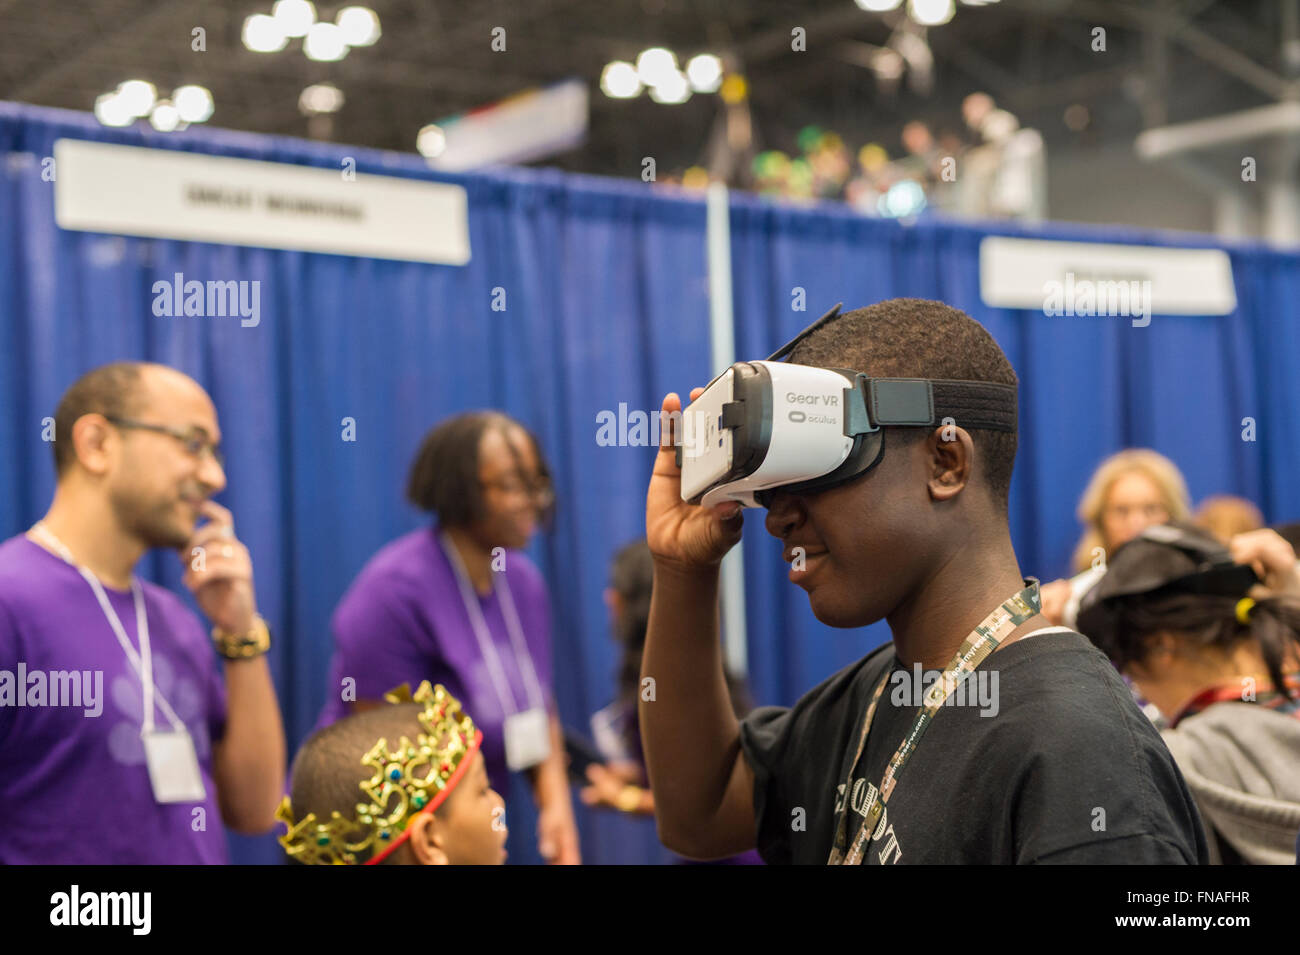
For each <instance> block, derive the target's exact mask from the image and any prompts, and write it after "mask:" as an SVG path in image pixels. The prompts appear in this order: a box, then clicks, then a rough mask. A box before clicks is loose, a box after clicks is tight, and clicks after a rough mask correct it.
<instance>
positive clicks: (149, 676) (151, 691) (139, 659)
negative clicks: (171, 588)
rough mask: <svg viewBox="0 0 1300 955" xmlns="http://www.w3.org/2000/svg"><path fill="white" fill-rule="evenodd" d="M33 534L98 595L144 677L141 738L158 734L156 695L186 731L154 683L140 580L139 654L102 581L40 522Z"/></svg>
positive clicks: (134, 589) (135, 591) (136, 597)
mask: <svg viewBox="0 0 1300 955" xmlns="http://www.w3.org/2000/svg"><path fill="white" fill-rule="evenodd" d="M31 532H32V533H33V534H35V535H36V536H37V537H40V538H41V539H42V540H44V541H45V542H46V543H47V544H49V545H50V546H51V547H52V548H53V549H54V551H55V552H56V553H57V554H58V555H59V556H60V557H62V558H63V560H64V561H65V562H66V563H68V564H70V565H71V566H72V567H73V569H74V570H76V571H77V572H78V573H79V574H81V576H82V577H83V578H85V580H86V583H88V584H89V585H90V589H91V590H93V591H94V593H95V599H96V600H98V601H99V608H100V610H102V611H103V612H104V617H105V619H107V620H108V625H109V627H111V628H112V630H113V635H114V636H115V637H117V642H118V644H119V645H120V646H121V647H122V652H123V653H125V654H126V659H127V662H129V663H130V664H131V668H132V669H133V670H135V672H136V674H137V675H138V676H139V677H140V688H141V692H142V693H143V697H144V699H143V707H144V720H143V723H142V725H141V727H140V735H141V736H146V735H148V734H150V733H152V732H153V731H154V718H153V704H154V696H155V695H157V697H158V706H159V707H160V708H161V709H162V711H163V713H164V714H165V715H166V717H167V719H168V721H170V723H171V724H172V728H173V729H177V730H180V729H184V724H183V723H182V722H181V720H180V718H179V717H178V716H177V715H176V711H175V710H173V709H172V708H171V705H170V704H169V703H168V702H167V700H166V699H165V698H164V697H163V695H162V693H160V692H158V690H157V688H156V687H155V686H154V683H153V653H152V651H151V650H150V647H149V617H148V614H147V613H146V612H145V608H144V593H143V592H142V591H141V590H140V583H139V581H138V580H136V578H135V575H134V574H132V575H131V597H132V600H133V602H134V603H135V632H136V638H137V639H138V640H139V641H140V652H139V653H138V654H137V653H136V650H135V647H133V646H131V641H130V639H129V638H128V637H127V635H126V628H124V627H123V626H122V620H121V618H119V617H118V615H117V611H116V610H114V609H113V605H112V604H111V603H109V600H108V595H107V594H106V593H104V587H103V585H102V584H101V583H100V582H99V578H98V577H96V576H95V575H94V574H92V573H91V572H90V571H89V570H87V569H86V568H85V567H82V566H81V565H80V564H78V563H77V561H76V559H75V558H74V557H73V556H72V551H70V550H68V548H67V545H65V544H64V543H63V541H61V540H59V539H58V538H57V537H55V536H54V532H53V531H51V530H50V529H49V528H48V527H46V526H45V524H44V523H43V522H41V521H37V522H36V523H35V524H34V525H33V526H32V529H31Z"/></svg>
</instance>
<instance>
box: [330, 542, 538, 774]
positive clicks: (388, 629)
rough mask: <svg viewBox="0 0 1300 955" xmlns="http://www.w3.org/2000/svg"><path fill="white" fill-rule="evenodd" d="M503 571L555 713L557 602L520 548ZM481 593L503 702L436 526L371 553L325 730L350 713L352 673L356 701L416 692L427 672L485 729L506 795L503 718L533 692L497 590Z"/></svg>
mask: <svg viewBox="0 0 1300 955" xmlns="http://www.w3.org/2000/svg"><path fill="white" fill-rule="evenodd" d="M500 574H504V576H505V583H506V584H507V585H508V586H509V587H510V595H511V597H512V598H513V599H514V604H515V609H516V610H517V611H518V613H519V622H520V625H521V626H522V628H523V636H524V643H525V645H526V647H527V649H528V655H529V657H530V658H531V660H532V665H533V669H534V670H535V671H536V673H537V680H538V682H539V683H540V684H541V687H540V688H541V693H542V701H543V703H544V705H545V707H546V709H547V711H548V712H550V713H554V712H555V705H554V702H553V695H552V688H551V622H550V603H549V601H548V599H547V596H546V585H545V582H544V581H543V579H542V575H541V573H540V572H539V571H538V570H537V567H536V566H535V565H534V564H533V563H532V561H530V560H529V559H528V557H527V555H525V554H524V553H522V552H521V551H515V550H508V551H506V552H505V554H504V570H503V571H501V572H500V573H499V574H498V575H497V577H498V578H499V576H500ZM500 585H501V581H500V580H499V579H498V580H497V586H498V587H500ZM473 596H474V597H475V598H476V599H477V600H478V602H479V606H480V607H481V608H482V611H483V618H484V621H485V622H486V624H487V629H488V632H489V634H490V636H491V640H492V645H493V646H494V647H495V648H496V655H497V658H498V659H499V660H500V662H501V670H502V673H503V675H504V677H505V681H506V683H508V684H509V689H510V695H508V696H507V697H506V699H505V701H504V702H505V706H504V708H503V706H502V701H501V700H500V699H499V698H498V696H497V691H496V689H495V686H494V684H493V682H492V677H491V674H490V671H489V669H488V666H489V665H488V663H487V662H486V661H485V660H484V658H483V654H482V653H481V652H480V650H479V645H478V641H477V639H476V638H475V636H474V630H473V627H472V625H471V623H470V617H469V613H468V612H467V610H466V607H465V603H464V601H463V600H462V598H461V593H460V589H459V587H458V586H457V584H456V576H455V572H454V571H453V570H452V567H451V563H450V562H449V561H448V559H447V556H446V554H444V553H443V550H442V548H441V546H439V543H438V537H437V528H436V526H435V527H433V528H429V527H425V528H421V529H420V530H416V531H412V532H411V533H409V534H406V535H404V536H402V537H399V538H398V539H397V540H395V541H392V542H391V543H389V544H387V545H385V546H384V548H383V549H382V550H380V551H379V552H378V553H377V554H375V556H374V557H372V558H370V561H369V562H368V563H367V564H366V566H365V567H363V568H362V570H361V573H360V574H359V575H357V579H356V580H354V581H353V582H352V586H351V587H349V588H348V592H347V593H346V594H344V595H343V600H342V601H341V602H340V603H339V605H338V608H337V609H336V610H335V611H334V619H333V628H334V659H333V661H332V662H331V664H330V682H329V688H328V691H327V693H328V697H327V702H326V704H325V709H324V711H323V712H322V713H321V717H320V720H319V721H318V723H317V726H318V728H319V727H320V726H326V725H328V724H330V723H332V722H334V721H335V720H337V719H339V718H341V717H343V716H345V715H346V714H347V712H348V709H349V705H348V703H347V702H345V701H344V699H343V693H344V688H345V686H347V684H345V683H344V680H345V679H347V678H349V677H350V678H351V679H353V680H355V681H356V683H355V699H358V700H381V699H383V695H384V693H386V692H387V691H389V690H391V689H393V688H394V687H396V686H398V685H400V684H402V683H409V684H410V685H411V689H412V690H414V689H415V688H416V686H418V685H419V683H420V681H421V680H429V681H430V682H432V683H441V684H443V685H444V686H445V687H447V689H448V691H450V692H451V694H452V696H454V697H456V699H458V700H460V703H461V706H463V707H464V708H465V712H466V713H468V714H469V716H470V717H471V718H472V719H473V720H474V724H475V725H476V726H477V727H478V728H479V729H481V730H482V731H483V758H484V761H485V763H486V765H487V771H488V777H489V778H490V779H491V781H492V786H493V788H495V789H496V790H497V791H498V792H500V793H505V792H506V789H505V786H506V781H507V779H508V770H507V768H506V750H505V737H504V734H503V727H504V724H505V718H506V716H507V715H508V713H509V712H513V711H514V710H523V709H527V708H528V707H529V706H530V705H532V700H533V699H534V696H535V694H533V695H530V682H529V681H528V679H527V677H526V670H525V669H524V667H523V666H521V665H520V664H521V663H522V662H523V661H522V660H520V659H517V658H516V654H515V651H514V648H513V644H512V643H511V639H510V632H509V630H507V629H506V623H505V618H504V617H503V615H502V611H501V602H500V600H499V598H498V596H497V591H496V590H493V592H492V593H491V594H489V595H488V596H486V597H483V596H480V595H478V594H474V595H473ZM525 666H526V664H525ZM511 696H513V701H512V700H511Z"/></svg>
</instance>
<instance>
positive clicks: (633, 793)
mask: <svg viewBox="0 0 1300 955" xmlns="http://www.w3.org/2000/svg"><path fill="white" fill-rule="evenodd" d="M614 804H615V805H616V806H617V807H618V808H619V810H620V811H622V812H636V811H637V810H638V809H639V808H641V787H639V786H633V785H631V784H629V785H627V786H624V787H623V789H622V790H621V791H620V792H619V794H618V797H617V798H616V799H615V801H614Z"/></svg>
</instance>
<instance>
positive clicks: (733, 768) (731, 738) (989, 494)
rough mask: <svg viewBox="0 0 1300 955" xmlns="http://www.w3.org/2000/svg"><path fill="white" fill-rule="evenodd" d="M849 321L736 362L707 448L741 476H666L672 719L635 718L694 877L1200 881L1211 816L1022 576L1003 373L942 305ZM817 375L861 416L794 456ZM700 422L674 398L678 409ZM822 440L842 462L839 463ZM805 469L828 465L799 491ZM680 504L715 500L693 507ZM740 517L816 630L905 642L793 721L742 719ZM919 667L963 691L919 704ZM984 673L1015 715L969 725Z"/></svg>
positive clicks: (665, 624) (673, 457)
mask: <svg viewBox="0 0 1300 955" xmlns="http://www.w3.org/2000/svg"><path fill="white" fill-rule="evenodd" d="M837 313H838V309H835V310H832V312H831V313H829V314H828V315H826V316H824V317H823V318H822V319H821V320H819V321H818V322H817V323H815V324H814V325H813V326H811V327H810V328H809V329H807V330H806V331H805V332H804V333H802V334H801V335H800V336H799V337H798V338H796V339H795V340H794V341H793V342H791V343H790V344H789V345H787V346H786V347H785V348H783V349H781V350H780V351H778V352H777V353H776V354H775V355H773V356H772V357H773V359H776V358H780V357H782V356H783V355H784V354H786V353H788V352H790V353H792V354H791V362H792V364H789V365H786V364H779V363H777V362H775V361H773V360H771V359H769V360H768V361H767V362H749V363H742V365H736V366H732V369H730V370H729V373H730V374H728V373H724V375H723V376H720V378H719V379H717V380H715V382H714V383H712V384H711V385H710V389H713V388H714V387H715V386H717V385H718V384H719V383H721V384H722V386H723V389H724V392H725V393H724V394H723V395H722V396H721V400H719V399H716V398H712V399H711V395H710V393H709V392H706V390H705V389H697V390H696V391H694V392H692V395H691V397H692V400H693V401H698V402H699V405H700V407H701V408H707V409H709V410H710V412H712V410H713V409H715V408H720V409H721V411H720V414H719V415H717V416H713V417H711V418H710V419H709V420H710V421H713V422H715V423H716V426H717V427H718V428H719V429H722V430H725V431H726V434H721V435H720V437H721V438H723V439H724V440H722V442H721V443H720V444H719V443H718V441H716V440H715V438H717V437H719V433H718V432H714V431H710V434H709V440H708V441H701V442H692V443H693V444H695V445H696V448H697V449H698V448H699V447H707V448H709V449H710V450H709V451H707V452H706V454H712V451H711V449H712V448H713V447H715V446H716V447H722V448H723V450H724V451H726V450H728V449H727V442H728V440H729V441H730V449H729V451H730V456H729V458H728V459H727V460H726V461H724V462H723V463H722V466H717V462H716V461H715V460H712V459H710V460H709V461H704V462H701V461H696V460H693V459H692V457H691V452H690V451H688V452H687V458H686V460H685V465H686V468H685V471H686V473H685V475H684V474H683V468H682V467H681V466H680V465H679V458H678V454H677V452H676V449H675V448H674V446H673V441H674V436H673V435H670V434H666V436H665V439H664V443H663V444H662V446H661V448H660V452H659V455H658V457H657V459H656V462H655V469H654V475H653V477H652V478H651V482H650V488H649V492H648V494H647V501H646V532H647V540H648V542H649V545H650V549H651V551H652V553H653V555H654V562H655V583H654V591H653V597H652V601H651V611H650V624H649V631H648V634H647V640H646V649H645V656H644V660H643V663H642V674H643V675H648V676H653V677H654V678H655V681H656V686H657V694H656V696H657V698H656V700H655V701H654V702H646V701H642V702H641V703H640V720H641V727H642V737H643V742H644V746H645V755H646V761H647V765H648V769H649V775H650V781H651V785H652V786H653V787H654V790H655V798H656V816H657V822H658V826H659V833H660V837H661V839H662V840H663V842H664V844H665V845H667V846H668V847H669V848H671V849H673V850H674V851H676V852H679V853H682V854H683V855H687V856H692V857H698V858H711V857H718V856H723V855H728V854H734V853H738V852H741V851H744V850H746V849H750V848H754V847H755V846H757V848H758V850H759V852H760V853H761V854H762V855H763V857H764V859H765V860H766V861H768V862H795V863H812V864H821V863H832V864H872V865H875V864H892V863H898V862H908V863H1047V862H1050V863H1191V864H1195V863H1202V862H1204V861H1205V859H1206V846H1205V841H1204V838H1203V835H1202V832H1201V827H1200V822H1199V818H1198V816H1197V811H1196V807H1195V804H1194V802H1193V800H1192V797H1191V794H1190V793H1189V792H1188V789H1187V786H1186V785H1185V783H1184V781H1183V778H1182V776H1181V775H1180V774H1179V772H1178V769H1177V767H1176V766H1175V765H1174V762H1173V759H1172V757H1171V756H1170V754H1169V751H1168V749H1167V748H1166V747H1165V746H1164V744H1163V743H1162V742H1161V740H1160V737H1159V734H1158V733H1157V732H1156V731H1155V729H1154V728H1153V727H1152V726H1151V725H1150V723H1149V721H1148V720H1147V719H1146V718H1145V717H1144V716H1143V715H1142V713H1141V712H1140V711H1139V710H1138V708H1137V706H1136V705H1135V704H1134V702H1133V699H1132V696H1131V694H1130V693H1129V691H1128V689H1127V687H1125V685H1124V683H1123V682H1122V680H1121V679H1120V678H1119V676H1118V675H1117V674H1116V673H1115V671H1114V668H1113V667H1111V665H1110V664H1109V662H1108V661H1107V660H1106V658H1105V656H1104V655H1102V654H1101V653H1100V652H1098V651H1097V650H1096V649H1095V648H1094V647H1092V645H1091V644H1090V643H1089V642H1088V640H1087V639H1086V638H1084V637H1083V636H1081V635H1080V634H1078V633H1075V632H1073V631H1069V630H1066V629H1065V628H1060V627H1051V626H1049V624H1048V621H1047V620H1046V619H1045V618H1043V617H1042V615H1041V614H1040V613H1039V607H1040V604H1039V601H1038V593H1037V581H1034V580H1032V579H1030V580H1026V579H1024V578H1023V576H1022V575H1021V573H1020V570H1019V565H1018V563H1017V560H1016V555H1015V552H1014V550H1013V549H1012V545H1011V538H1010V532H1009V529H1008V524H1007V505H1008V494H1009V489H1010V480H1011V468H1012V463H1013V461H1014V456H1015V448H1016V408H1015V386H1016V377H1015V373H1014V371H1013V370H1012V368H1011V365H1010V363H1009V362H1008V361H1007V359H1006V356H1005V355H1003V353H1002V351H1001V349H999V348H998V346H997V344H996V342H994V341H993V339H992V337H991V336H990V335H989V334H988V332H987V331H985V330H984V328H983V327H982V326H980V325H979V324H978V323H977V322H975V321H974V320H973V319H971V318H970V317H969V316H967V315H965V314H964V313H962V312H960V311H958V310H957V309H953V308H950V307H949V306H947V305H944V304H942V303H940V302H931V301H924V300H919V299H894V300H890V301H886V302H881V303H879V304H877V305H874V306H872V307H870V308H865V309H858V310H855V311H852V312H848V313H845V314H843V315H839V314H837ZM797 366H814V367H815V368H816V369H818V370H816V371H814V370H813V369H812V368H805V369H799V368H798V367H797ZM831 369H834V371H833V372H832V371H830V370H831ZM836 375H838V376H839V377H838V378H836V377H835V376H836ZM791 376H794V377H791ZM828 376H829V377H828ZM814 378H816V379H818V384H817V386H818V387H821V389H822V393H826V386H827V385H828V384H830V385H834V386H835V387H836V388H838V386H840V385H842V386H843V391H842V397H843V403H842V405H841V404H840V403H839V402H826V404H827V405H833V406H836V407H838V408H839V409H840V410H838V411H835V412H834V413H829V414H822V415H818V421H819V423H820V422H822V421H824V420H825V419H833V420H834V424H833V427H831V428H830V429H829V430H827V431H824V432H823V433H822V434H820V435H818V436H817V437H815V438H811V437H810V435H809V433H807V432H799V433H798V434H797V435H794V433H793V432H790V431H789V429H786V426H785V425H784V424H783V422H784V421H786V420H788V421H796V422H799V423H801V424H803V423H806V421H807V419H806V418H800V417H799V416H798V414H797V413H796V414H794V416H793V417H791V412H792V411H795V410H796V409H794V408H787V405H786V404H785V403H783V402H786V401H793V400H794V399H788V396H789V395H790V394H796V393H797V389H794V388H791V387H789V386H788V385H786V384H785V383H784V382H786V381H795V380H803V381H805V382H808V383H811V382H812V381H813V379H814ZM767 381H770V382H773V383H779V387H777V388H773V387H771V386H770V385H766V384H765V382H767ZM728 388H729V389H730V390H729V391H728V390H727V389H728ZM832 390H834V389H832ZM679 406H680V401H679V399H678V397H677V396H676V395H675V394H670V395H668V396H667V397H665V399H664V402H663V412H664V413H665V414H666V415H670V414H671V413H672V412H675V411H677V410H678V409H679ZM690 415H691V410H690V409H688V410H687V412H686V413H685V416H684V418H685V419H689V417H690ZM837 415H838V417H837ZM783 429H785V431H784V433H783ZM666 431H667V429H665V432H666ZM792 435H793V436H792ZM728 436H729V437H728ZM827 442H840V443H841V445H842V447H841V448H840V449H839V450H837V451H836V452H835V453H834V454H832V455H831V456H830V464H829V466H828V465H827V460H828V459H827V457H826V455H823V454H820V452H821V451H823V450H824V449H825V446H826V443H827ZM796 446H798V447H800V450H799V451H798V452H797V453H794V452H791V450H790V449H791V448H794V447H796ZM696 453H698V450H697V452H696ZM800 460H805V461H813V460H816V461H819V462H820V463H819V464H818V465H817V466H816V467H815V468H805V469H804V470H803V472H802V473H801V472H800V469H799V466H798V462H799V461H800ZM837 460H838V462H839V463H838V464H836V463H835V461H837ZM792 462H793V463H792ZM811 471H816V473H811ZM701 475H703V476H704V478H703V479H701ZM684 483H685V484H686V485H687V486H688V488H689V490H690V495H689V496H691V497H692V498H693V499H695V500H700V501H701V502H702V504H693V503H690V502H688V501H684V500H683V499H682V488H683V484H684ZM719 501H721V502H722V503H718V502H719ZM742 503H744V504H761V505H762V506H765V507H766V508H767V518H766V527H767V530H768V531H769V532H770V533H772V534H773V535H774V536H776V537H778V538H780V539H781V541H782V543H783V548H784V550H783V553H784V556H785V558H786V559H787V560H791V561H792V569H791V574H790V577H791V580H792V581H793V582H795V583H797V584H798V585H799V586H800V587H802V588H803V589H804V590H805V591H807V593H808V598H809V602H810V603H811V606H812V609H813V612H814V614H815V615H816V616H817V618H818V619H819V620H821V621H822V622H824V623H827V624H830V625H831V626H838V627H857V626H864V625H866V624H870V623H873V622H875V621H877V620H880V619H882V618H884V619H886V620H887V621H888V622H889V626H890V629H891V631H892V633H893V641H892V643H888V644H886V645H885V646H883V647H881V648H879V649H878V650H876V651H874V652H872V653H871V654H868V655H867V656H866V657H865V658H863V659H862V660H860V661H858V662H857V663H855V664H852V665H851V666H849V667H847V668H845V669H844V670H842V671H841V672H839V673H837V674H835V675H834V676H832V677H830V678H829V679H828V680H826V681H825V682H824V683H822V684H821V685H820V686H818V687H816V688H814V689H813V690H811V691H810V692H809V693H807V694H806V695H805V696H804V697H803V698H802V699H801V700H799V701H798V703H796V704H795V706H794V707H793V708H789V709H786V708H778V707H764V708H761V709H759V710H757V711H755V712H754V713H752V714H751V715H750V716H748V717H747V718H746V719H745V720H744V721H741V722H738V721H737V720H736V718H735V717H734V716H733V714H732V710H731V708H730V704H729V703H728V700H727V695H726V688H725V682H724V681H723V678H722V673H723V670H722V654H721V648H720V646H719V641H718V632H717V612H718V604H717V601H718V568H719V563H720V562H721V560H722V557H723V556H724V555H725V554H726V552H727V551H728V550H730V549H731V547H733V546H734V545H735V544H736V542H737V541H738V540H739V539H740V535H741V529H742V526H743V521H742V519H741V517H740V505H741V504H742ZM914 668H921V669H923V670H925V671H930V673H931V674H934V672H935V671H940V670H941V671H943V672H942V674H938V675H937V677H936V678H933V679H931V680H929V681H927V686H926V692H925V695H924V697H923V698H922V699H921V700H920V701H919V705H918V701H917V700H916V699H914V698H912V694H909V693H899V692H886V690H890V689H891V688H892V689H893V690H895V691H896V690H897V689H898V688H899V687H901V686H902V685H904V684H905V683H906V682H907V681H908V680H910V678H911V676H912V674H913V672H914ZM981 668H982V669H984V670H986V671H987V670H996V671H997V675H998V676H999V677H1000V680H999V682H998V683H996V684H994V685H995V686H997V687H998V693H999V699H998V701H997V707H996V708H995V710H993V711H991V710H990V709H989V708H977V707H975V706H968V705H953V702H954V701H960V699H961V697H962V695H963V694H962V690H964V689H966V687H962V686H961V683H962V682H963V681H964V680H966V679H967V678H971V679H972V681H973V680H974V677H975V676H977V675H978V674H976V673H975V671H976V670H977V669H981ZM994 712H995V713H996V715H993V713H994Z"/></svg>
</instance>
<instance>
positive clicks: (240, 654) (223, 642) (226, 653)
mask: <svg viewBox="0 0 1300 955" xmlns="http://www.w3.org/2000/svg"><path fill="white" fill-rule="evenodd" d="M212 642H213V643H215V644H216V645H217V652H218V653H220V654H221V655H222V656H223V657H225V658H226V659H227V660H248V659H251V658H252V657H260V656H261V655H262V654H263V653H265V652H266V651H267V650H269V649H271V631H270V629H269V628H268V627H267V625H266V621H265V620H263V619H262V615H261V614H254V615H253V625H252V626H251V627H249V628H248V630H246V631H245V632H244V633H227V632H226V631H225V630H222V629H221V628H220V627H213V628H212Z"/></svg>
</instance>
